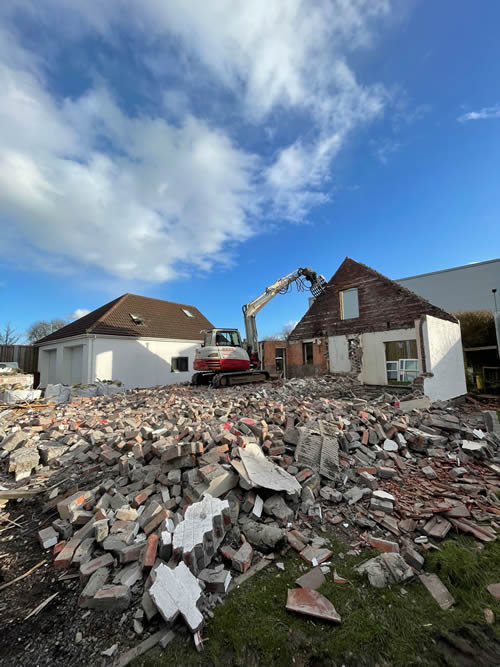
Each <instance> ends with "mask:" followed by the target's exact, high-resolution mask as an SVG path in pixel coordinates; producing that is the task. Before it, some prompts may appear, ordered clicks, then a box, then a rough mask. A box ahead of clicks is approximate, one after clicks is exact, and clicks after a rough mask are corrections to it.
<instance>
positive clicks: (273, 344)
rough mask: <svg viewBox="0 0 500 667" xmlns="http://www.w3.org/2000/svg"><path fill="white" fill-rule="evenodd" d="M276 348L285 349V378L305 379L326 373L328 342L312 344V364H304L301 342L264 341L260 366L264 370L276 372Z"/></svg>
mask: <svg viewBox="0 0 500 667" xmlns="http://www.w3.org/2000/svg"><path fill="white" fill-rule="evenodd" d="M277 347H284V348H285V349H286V362H287V367H286V375H287V377H306V376H310V375H322V374H324V373H327V372H328V341H327V340H326V339H324V340H322V341H321V342H320V344H319V345H318V344H317V343H314V344H313V363H312V364H307V365H306V364H304V352H303V349H302V342H299V343H287V342H286V341H284V340H266V341H263V342H262V365H263V368H264V370H266V371H269V372H271V373H274V372H276V363H275V351H276V348H277Z"/></svg>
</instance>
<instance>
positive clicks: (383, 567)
mask: <svg viewBox="0 0 500 667" xmlns="http://www.w3.org/2000/svg"><path fill="white" fill-rule="evenodd" d="M357 570H358V572H359V573H360V574H366V576H367V577H368V581H369V582H370V584H371V585H372V586H374V587H375V588H385V587H386V586H390V585H391V584H401V583H403V582H405V581H408V579H411V578H412V577H413V570H412V568H411V567H410V566H409V565H408V563H406V562H405V560H404V559H403V558H402V556H400V555H399V554H396V553H383V554H381V555H380V556H377V557H376V558H371V559H370V560H369V561H367V562H366V563H362V564H361V565H360V566H359V567H358V568H357Z"/></svg>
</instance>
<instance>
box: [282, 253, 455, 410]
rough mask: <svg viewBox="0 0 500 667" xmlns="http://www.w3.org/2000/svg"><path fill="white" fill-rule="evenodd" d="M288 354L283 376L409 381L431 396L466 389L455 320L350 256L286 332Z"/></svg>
mask: <svg viewBox="0 0 500 667" xmlns="http://www.w3.org/2000/svg"><path fill="white" fill-rule="evenodd" d="M287 356H288V363H287V371H288V373H289V375H315V374H319V373H327V372H331V373H350V374H352V375H354V376H356V377H357V378H358V379H359V380H360V381H361V382H363V383H364V384H370V385H391V384H394V385H399V384H401V383H403V384H410V383H412V382H415V383H417V384H418V385H419V386H420V387H421V388H422V389H423V391H424V393H425V395H426V396H428V397H429V398H430V399H431V400H438V399H441V400H447V399H450V398H454V397H456V396H461V395H463V394H465V393H466V392H467V388H466V384H465V371H464V362H463V353H462V338H461V334H460V325H459V323H458V320H457V319H456V318H455V317H454V316H453V315H451V314H450V313H447V312H446V311H444V310H443V309H442V308H439V307H437V306H434V305H433V304H431V303H429V302H428V301H426V300H425V299H423V298H422V297H420V296H418V295H417V294H415V293H413V292H411V291H410V290H409V289H407V288H405V287H402V286H401V285H398V283H396V282H395V281H393V280H390V279H389V278H387V277H386V276H383V275H382V274H380V273H378V272H377V271H375V270H374V269H372V268H370V267H369V266H365V265H364V264H360V263H359V262H356V261H354V260H353V259H351V258H349V257H346V259H345V260H344V262H343V263H342V264H341V266H340V267H339V269H338V270H337V272H336V273H335V274H334V275H333V276H332V278H331V280H330V281H329V283H328V286H327V288H326V290H325V292H324V293H323V294H321V295H320V296H319V297H318V298H317V299H316V300H315V301H314V303H313V304H312V305H311V307H310V308H309V310H308V311H307V313H306V314H305V315H304V317H303V318H302V319H301V320H300V322H299V323H298V324H297V326H296V327H295V329H294V330H293V331H292V333H291V334H290V336H289V339H288V346H287Z"/></svg>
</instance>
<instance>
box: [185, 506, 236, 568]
mask: <svg viewBox="0 0 500 667" xmlns="http://www.w3.org/2000/svg"><path fill="white" fill-rule="evenodd" d="M229 524H230V516H229V503H228V501H227V500H219V499H218V498H212V496H209V495H206V496H205V497H204V498H203V500H200V502H198V503H193V504H192V505H190V506H189V507H188V508H187V510H186V513H185V515H184V521H181V522H180V523H179V524H178V525H177V527H176V528H175V531H174V536H173V543H172V547H173V552H174V558H176V559H179V558H182V559H183V561H184V562H185V563H186V565H187V566H188V567H189V569H190V570H191V571H192V572H193V573H194V574H197V573H198V572H199V571H200V570H203V569H204V568H205V567H207V565H208V564H209V563H210V561H211V560H212V558H213V557H214V555H215V553H216V551H217V549H218V548H219V546H220V544H221V542H222V540H223V538H224V535H225V533H226V527H227V526H229Z"/></svg>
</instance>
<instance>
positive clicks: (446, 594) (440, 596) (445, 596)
mask: <svg viewBox="0 0 500 667" xmlns="http://www.w3.org/2000/svg"><path fill="white" fill-rule="evenodd" d="M418 578H419V579H420V581H421V582H422V583H423V585H424V586H425V587H426V588H427V590H428V591H429V593H430V594H431V595H432V597H433V598H434V599H435V600H436V602H437V603H438V605H439V606H440V607H441V609H444V610H446V609H450V607H452V606H453V605H454V604H455V600H454V598H453V596H452V595H451V593H450V591H449V590H448V589H447V588H446V586H445V585H444V584H443V582H442V581H441V579H440V578H439V577H438V576H437V575H436V574H419V575H418Z"/></svg>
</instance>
